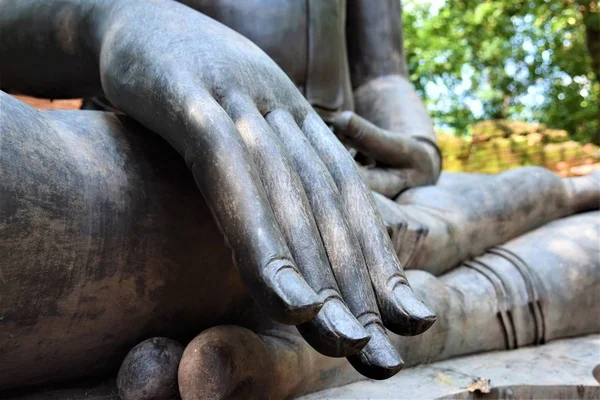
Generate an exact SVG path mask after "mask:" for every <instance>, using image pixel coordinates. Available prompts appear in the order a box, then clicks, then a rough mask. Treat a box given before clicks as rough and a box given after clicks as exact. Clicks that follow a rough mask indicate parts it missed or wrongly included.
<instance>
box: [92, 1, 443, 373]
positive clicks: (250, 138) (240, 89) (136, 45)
mask: <svg viewBox="0 0 600 400" xmlns="http://www.w3.org/2000/svg"><path fill="white" fill-rule="evenodd" d="M115 10H116V11H115V12H114V13H113V15H112V16H111V18H110V23H108V24H107V25H106V27H105V32H104V35H103V36H102V37H103V38H104V39H103V43H102V51H101V56H100V65H101V71H100V72H101V77H102V85H103V88H104V90H105V93H106V96H107V98H108V99H109V100H110V101H111V102H112V103H113V104H115V106H117V107H118V108H120V109H121V110H123V111H125V112H126V113H128V114H129V115H131V116H132V117H134V118H136V119H137V120H138V121H140V122H141V123H143V124H144V125H146V126H147V127H148V128H150V129H152V130H153V131H155V132H157V133H159V134H160V135H161V136H162V137H164V138H165V139H166V140H167V141H169V143H171V144H172V145H173V146H174V147H175V148H176V149H177V150H178V151H179V152H180V154H182V155H183V156H184V158H185V160H186V162H187V164H188V166H189V168H190V169H191V171H192V173H193V175H194V178H195V180H196V182H197V184H198V187H199V188H200V190H201V192H202V194H203V196H204V198H205V200H206V202H207V204H208V206H209V207H210V209H211V210H212V213H213V216H214V217H215V219H216V221H217V223H218V224H219V226H220V228H221V230H222V232H223V234H224V235H225V238H226V241H227V243H228V244H229V246H230V248H231V249H232V251H233V254H234V260H235V262H236V265H237V268H238V270H239V272H240V274H241V276H242V278H243V279H244V282H245V283H246V285H247V288H248V290H249V292H250V294H251V295H252V296H253V298H254V299H255V300H256V301H257V302H258V303H259V305H260V306H261V307H262V308H263V309H264V310H265V311H266V312H267V313H268V314H269V315H270V316H271V317H272V318H274V319H275V320H277V321H280V322H282V323H286V324H294V325H298V328H299V330H300V332H301V333H302V334H303V336H304V337H305V338H306V340H307V341H309V342H310V344H311V345H312V346H313V347H314V348H316V349H317V350H319V351H320V352H322V353H324V354H327V355H330V356H338V357H339V356H350V360H351V362H352V363H353V365H354V366H355V367H356V368H357V369H358V370H359V371H360V372H361V373H363V374H365V375H367V376H370V377H373V378H386V377H389V376H391V375H393V374H394V373H396V372H397V371H398V370H399V369H400V368H401V366H402V360H401V358H400V356H399V355H398V354H397V353H396V351H395V349H394V348H393V346H392V344H391V343H390V341H389V339H388V337H387V335H386V333H385V330H384V329H383V326H384V324H385V326H386V327H388V328H389V329H391V330H392V331H394V332H397V333H400V334H418V333H420V332H422V331H424V330H426V329H427V328H428V327H429V326H430V325H431V324H432V323H433V322H434V320H435V316H434V315H433V313H432V312H431V311H430V310H429V309H428V308H427V307H426V306H425V305H424V304H423V303H422V302H421V301H420V300H418V299H417V298H416V296H415V295H414V293H413V291H412V289H411V288H410V286H409V285H408V282H407V281H406V278H405V276H404V272H403V271H402V268H401V266H400V264H399V262H398V259H397V257H396V255H395V253H394V251H393V247H392V244H391V242H390V240H389V237H388V236H387V232H386V230H385V228H384V226H383V224H382V222H381V219H380V217H379V215H378V213H377V211H376V208H375V204H374V201H373V198H372V196H371V194H370V192H369V190H368V189H367V187H366V186H365V185H364V183H363V182H362V180H361V178H360V176H359V174H358V171H357V169H356V166H355V165H354V162H353V160H352V158H351V157H350V156H349V154H348V153H347V152H346V151H345V149H344V147H343V146H342V145H341V144H340V142H339V141H338V140H337V139H336V138H335V136H334V135H333V134H332V132H331V131H330V130H329V129H328V128H327V127H326V126H325V124H324V123H323V122H322V121H321V119H320V118H319V117H318V116H317V114H316V113H315V112H314V111H313V110H312V109H311V107H310V105H309V104H308V103H307V102H306V100H305V99H304V98H303V97H302V96H301V94H300V93H299V92H298V91H297V89H296V88H295V86H294V85H293V83H292V82H291V81H290V80H289V79H288V78H287V76H286V75H285V74H284V73H283V71H281V69H280V68H279V67H278V66H277V65H276V64H275V63H274V62H273V61H272V60H271V59H270V58H269V57H268V56H266V55H265V54H264V53H263V52H262V51H261V50H260V49H258V48H257V47H256V46H255V45H254V44H252V43H251V42H250V41H248V40H247V39H245V38H243V37H242V36H240V35H238V34H237V33H235V32H233V31H231V30H229V29H228V28H226V27H225V26H223V25H221V24H219V23H217V22H215V21H214V20H212V19H210V18H208V17H206V16H204V15H202V14H200V13H197V12H195V11H193V10H191V9H189V8H187V7H185V6H182V5H180V4H176V3H174V2H167V1H155V2H144V1H127V2H124V3H123V5H121V6H120V7H117V8H116V9H115ZM282 45H285V44H283V43H282ZM198 261H199V263H200V262H201V260H198ZM382 320H383V323H382Z"/></svg>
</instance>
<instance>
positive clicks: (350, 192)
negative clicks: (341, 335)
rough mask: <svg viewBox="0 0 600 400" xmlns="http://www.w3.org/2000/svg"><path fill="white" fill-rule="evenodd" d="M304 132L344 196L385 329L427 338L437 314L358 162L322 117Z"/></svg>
mask: <svg viewBox="0 0 600 400" xmlns="http://www.w3.org/2000/svg"><path fill="white" fill-rule="evenodd" d="M302 130H303V132H304V134H305V135H306V137H307V138H308V140H309V141H310V143H311V144H312V147H313V148H314V149H315V150H316V152H317V153H318V155H319V157H320V159H321V160H322V162H323V163H324V164H325V165H326V166H327V169H328V171H329V173H330V174H331V176H332V177H333V180H334V181H335V184H336V186H337V188H338V190H339V193H340V197H341V201H342V203H343V209H344V211H345V213H346V220H347V221H348V223H349V227H350V229H351V230H352V231H353V232H354V233H355V234H356V237H357V239H358V243H359V244H360V247H361V249H362V252H363V255H364V257H365V261H366V264H367V267H368V270H369V274H370V277H371V281H372V283H373V288H374V290H375V294H376V297H377V302H378V304H379V310H380V312H381V315H382V318H383V321H384V323H385V326H386V327H387V328H388V329H390V330H391V331H392V332H395V333H397V334H400V335H416V334H420V333H422V332H424V331H425V330H427V329H428V328H429V327H430V326H431V325H432V324H433V323H434V321H435V314H434V313H433V312H432V311H431V310H430V309H429V308H427V306H425V304H424V303H423V302H422V301H421V300H419V299H418V298H417V297H416V295H415V294H414V292H413V290H412V289H411V288H410V286H409V284H408V281H407V280H406V277H405V274H404V271H403V269H402V266H401V265H400V262H399V260H398V258H397V256H396V253H395V251H394V247H393V245H392V243H391V241H390V238H389V235H388V233H387V231H386V229H385V227H384V225H383V222H382V221H381V217H380V216H379V214H378V212H377V210H376V206H375V203H374V200H373V197H372V195H371V193H370V191H369V190H368V188H367V187H366V185H365V184H364V182H363V181H362V180H361V178H360V176H359V174H358V172H357V169H356V165H355V164H354V160H353V159H352V158H351V157H350V155H349V154H348V152H347V151H345V149H344V147H343V146H342V144H341V143H340V142H339V141H338V140H337V139H336V137H335V136H334V135H333V133H332V132H331V131H330V130H329V129H328V128H327V127H326V126H325V125H324V124H323V122H322V121H321V120H320V118H319V117H318V115H316V113H311V114H309V115H308V116H307V117H306V119H305V121H304V124H303V126H302Z"/></svg>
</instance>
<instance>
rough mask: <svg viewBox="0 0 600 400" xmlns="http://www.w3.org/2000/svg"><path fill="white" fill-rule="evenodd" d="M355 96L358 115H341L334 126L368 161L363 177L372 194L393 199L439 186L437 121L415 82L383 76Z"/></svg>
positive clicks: (333, 122) (358, 90)
mask: <svg viewBox="0 0 600 400" xmlns="http://www.w3.org/2000/svg"><path fill="white" fill-rule="evenodd" d="M354 96H355V102H356V114H355V113H353V112H351V111H345V112H342V113H339V114H337V115H335V116H334V118H333V119H332V121H331V123H332V125H333V126H334V127H335V132H336V134H337V135H338V137H340V138H341V140H342V141H344V142H346V143H348V144H349V145H351V146H352V147H354V148H355V149H357V150H358V151H359V152H360V153H361V154H363V155H364V156H366V157H367V163H368V165H365V166H364V168H362V169H361V174H362V175H363V178H364V179H365V181H366V182H367V184H368V185H369V186H370V187H371V189H373V190H375V191H376V192H378V193H381V194H383V195H385V196H386V197H390V198H393V197H395V196H397V195H398V193H400V192H401V191H403V190H404V189H408V188H411V187H416V186H425V185H433V184H435V182H436V181H437V179H438V177H439V174H440V171H441V154H440V152H439V149H438V147H437V142H436V137H435V132H434V131H433V123H432V121H431V118H430V117H429V115H428V113H427V110H426V109H425V106H424V104H423V102H422V101H421V99H420V98H419V96H418V95H417V93H416V92H415V90H414V88H413V86H412V85H411V84H410V82H408V81H407V80H406V79H405V78H404V77H402V76H399V75H388V76H382V77H379V78H376V79H373V80H371V81H369V82H367V83H365V84H363V85H362V86H360V87H359V88H357V89H356V90H355V92H354Z"/></svg>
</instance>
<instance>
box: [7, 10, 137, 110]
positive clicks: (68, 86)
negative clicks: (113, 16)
mask: <svg viewBox="0 0 600 400" xmlns="http://www.w3.org/2000/svg"><path fill="white" fill-rule="evenodd" d="M126 1H127V0H126ZM119 4H122V2H119ZM116 5H118V4H117V3H115V2H109V1H107V0H61V1H46V0H19V1H12V0H2V1H0V32H1V34H0V59H2V60H6V61H10V62H3V63H1V64H0V75H1V77H2V80H1V81H0V85H1V86H2V89H4V90H9V91H13V92H21V93H27V94H32V95H37V96H41V97H51V98H59V97H80V96H84V95H93V94H98V93H102V87H101V83H100V71H99V56H100V46H101V41H102V30H103V26H105V22H106V21H108V20H109V15H110V11H111V9H112V8H114V7H115V6H116Z"/></svg>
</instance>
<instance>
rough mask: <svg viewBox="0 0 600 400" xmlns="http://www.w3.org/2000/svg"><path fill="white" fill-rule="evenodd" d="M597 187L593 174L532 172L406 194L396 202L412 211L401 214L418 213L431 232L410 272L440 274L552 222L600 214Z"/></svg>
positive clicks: (527, 170)
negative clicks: (575, 175) (584, 213)
mask: <svg viewBox="0 0 600 400" xmlns="http://www.w3.org/2000/svg"><path fill="white" fill-rule="evenodd" d="M599 182H600V179H598V176H597V175H595V174H592V175H589V176H586V177H579V178H568V179H561V178H559V177H558V176H557V175H555V174H554V173H552V172H551V171H549V170H546V169H544V168H539V167H528V168H523V169H517V170H513V171H508V172H505V173H502V174H500V175H497V176H490V177H481V178H480V182H479V184H476V185H475V184H472V185H461V184H457V185H454V186H453V187H451V188H447V189H446V188H436V187H430V188H423V189H413V190H411V191H408V192H406V193H404V194H403V195H402V196H401V197H400V199H399V200H398V202H400V203H401V204H406V205H407V206H408V209H406V210H405V211H404V213H403V214H402V215H404V214H406V213H410V210H411V209H413V208H414V211H413V212H412V215H413V216H414V215H415V213H419V214H423V215H422V217H420V219H421V220H422V221H423V223H425V224H426V225H428V228H429V233H428V235H427V237H426V238H425V240H424V243H423V248H421V249H419V250H418V253H417V256H416V258H415V262H414V264H413V265H411V266H410V267H411V268H419V269H424V270H427V271H430V272H432V273H434V274H440V273H443V272H444V271H447V270H448V269H449V268H452V267H453V266H455V265H457V264H458V263H459V262H461V261H464V260H466V259H468V258H470V257H473V256H477V255H479V254H482V253H483V252H484V251H485V250H486V249H488V248H489V247H491V246H495V245H499V244H501V243H504V242H506V241H507V240H511V239H513V238H515V237H517V236H519V235H522V234H524V233H526V232H529V231H531V230H532V229H535V228H537V227H539V226H541V225H544V224H546V223H548V222H551V221H553V220H556V219H558V218H562V217H565V216H568V215H570V214H574V213H577V212H582V211H589V210H594V209H598V207H599V206H600V186H599ZM402 208H403V207H400V209H402Z"/></svg>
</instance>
